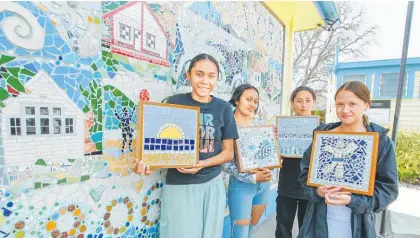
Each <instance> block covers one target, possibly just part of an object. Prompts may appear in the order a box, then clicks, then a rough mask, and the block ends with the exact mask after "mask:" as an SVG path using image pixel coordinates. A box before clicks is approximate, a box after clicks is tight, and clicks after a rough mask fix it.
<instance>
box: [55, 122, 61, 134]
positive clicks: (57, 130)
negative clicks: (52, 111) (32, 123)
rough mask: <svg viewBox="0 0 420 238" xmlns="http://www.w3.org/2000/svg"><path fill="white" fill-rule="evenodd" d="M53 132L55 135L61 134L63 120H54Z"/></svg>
mask: <svg viewBox="0 0 420 238" xmlns="http://www.w3.org/2000/svg"><path fill="white" fill-rule="evenodd" d="M53 131H54V134H56V135H57V134H61V118H54V119H53Z"/></svg>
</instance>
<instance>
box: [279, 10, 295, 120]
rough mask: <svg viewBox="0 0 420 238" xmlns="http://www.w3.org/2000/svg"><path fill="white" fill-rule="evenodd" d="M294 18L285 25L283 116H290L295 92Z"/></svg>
mask: <svg viewBox="0 0 420 238" xmlns="http://www.w3.org/2000/svg"><path fill="white" fill-rule="evenodd" d="M293 18H294V17H293V16H292V17H291V19H290V21H289V22H288V24H287V25H285V31H286V34H285V45H286V47H285V55H284V57H285V59H284V61H285V62H284V63H285V64H284V73H283V93H282V106H281V114H282V115H283V116H288V115H290V112H291V105H290V101H289V98H290V94H291V93H292V90H293V88H292V87H293V79H292V76H293V44H294V42H293V40H294V29H293Z"/></svg>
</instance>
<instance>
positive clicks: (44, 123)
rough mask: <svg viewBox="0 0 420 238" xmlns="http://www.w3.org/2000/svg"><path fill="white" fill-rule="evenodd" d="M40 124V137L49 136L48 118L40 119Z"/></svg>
mask: <svg viewBox="0 0 420 238" xmlns="http://www.w3.org/2000/svg"><path fill="white" fill-rule="evenodd" d="M40 124H41V134H42V135H48V134H50V119H49V118H41V119H40Z"/></svg>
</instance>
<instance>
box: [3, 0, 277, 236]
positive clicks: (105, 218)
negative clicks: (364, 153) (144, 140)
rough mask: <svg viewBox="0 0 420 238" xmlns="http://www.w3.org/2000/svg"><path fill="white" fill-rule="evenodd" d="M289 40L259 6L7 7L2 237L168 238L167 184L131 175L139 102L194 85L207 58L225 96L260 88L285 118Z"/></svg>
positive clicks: (270, 110) (264, 113)
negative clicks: (164, 218) (191, 72)
mask: <svg viewBox="0 0 420 238" xmlns="http://www.w3.org/2000/svg"><path fill="white" fill-rule="evenodd" d="M232 9H235V10H234V11H232ZM282 37H283V28H282V26H281V25H280V24H279V23H278V22H277V21H275V19H274V18H273V17H271V16H270V15H269V14H268V12H267V11H266V10H265V9H264V8H263V7H262V6H261V5H260V4H259V3H257V2H243V3H242V2H229V3H227V2H214V3H212V2H194V3H192V2H159V3H157V2H98V1H87V2H4V3H2V4H1V6H0V54H1V56H0V107H1V117H0V120H1V123H0V125H1V137H0V181H1V187H0V199H1V202H0V206H1V212H0V234H1V235H3V236H4V237H78V238H80V237H90V238H96V237H134V236H136V237H156V236H157V234H158V230H159V207H160V200H159V198H160V195H161V192H162V186H163V183H164V181H163V177H162V175H161V174H160V173H155V174H154V175H153V176H149V177H140V176H138V175H136V174H133V173H131V166H132V163H131V160H132V159H133V158H134V155H135V153H136V147H135V145H136V137H137V133H136V130H137V108H136V105H137V103H138V102H139V100H144V101H162V100H164V99H165V98H166V97H168V96H170V95H173V94H175V93H180V92H185V91H188V90H190V88H189V85H188V82H187V81H186V78H185V71H186V69H187V68H188V65H189V62H190V60H191V58H192V57H193V56H195V55H196V54H198V53H202V52H206V53H209V54H211V55H213V56H215V57H216V58H217V59H218V60H219V62H220V64H221V71H222V72H221V74H222V75H221V78H220V80H219V81H218V85H217V89H216V91H215V95H216V96H219V97H222V98H224V99H228V98H229V96H230V93H231V92H232V89H233V88H234V87H236V86H237V85H239V84H241V83H244V82H249V83H252V84H254V85H255V86H257V87H259V88H260V95H261V106H260V108H261V109H260V116H261V117H263V118H264V119H265V120H267V122H271V123H274V119H275V115H276V114H279V112H280V102H281V93H280V92H281V90H280V89H281V86H282V85H281V82H282V81H281V75H282V72H281V70H282V62H283V59H282V55H283V45H284V44H283V38H282ZM127 130H128V131H130V132H131V131H132V135H130V136H128V137H127V135H125V136H124V133H126V132H127ZM124 138H125V140H124ZM130 144H131V147H130Z"/></svg>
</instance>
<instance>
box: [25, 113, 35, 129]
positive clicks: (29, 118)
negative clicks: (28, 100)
mask: <svg viewBox="0 0 420 238" xmlns="http://www.w3.org/2000/svg"><path fill="white" fill-rule="evenodd" d="M25 114H26V115H25V116H26V120H25V123H26V135H36V118H35V107H25Z"/></svg>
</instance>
